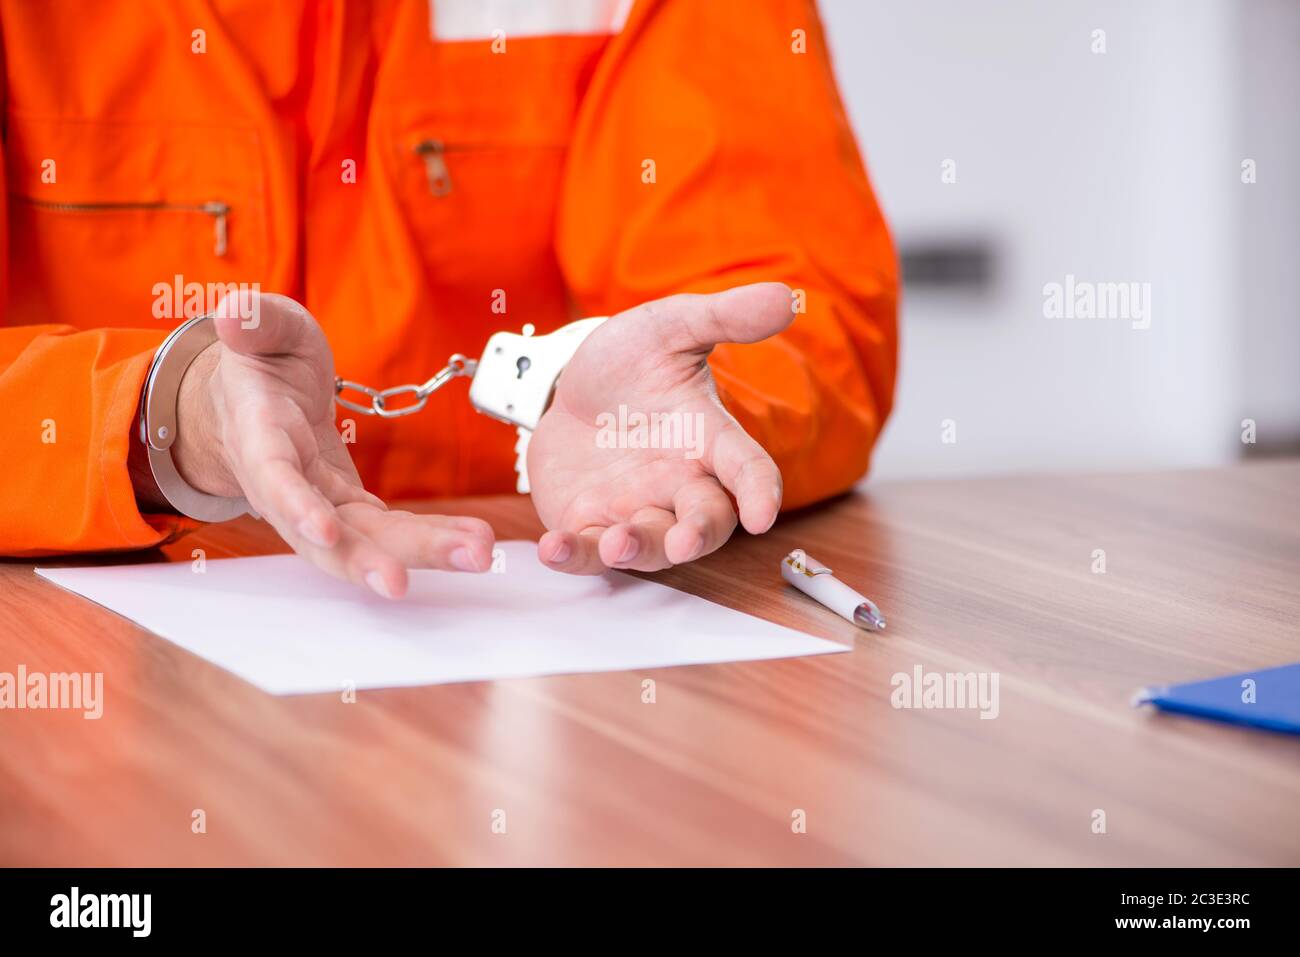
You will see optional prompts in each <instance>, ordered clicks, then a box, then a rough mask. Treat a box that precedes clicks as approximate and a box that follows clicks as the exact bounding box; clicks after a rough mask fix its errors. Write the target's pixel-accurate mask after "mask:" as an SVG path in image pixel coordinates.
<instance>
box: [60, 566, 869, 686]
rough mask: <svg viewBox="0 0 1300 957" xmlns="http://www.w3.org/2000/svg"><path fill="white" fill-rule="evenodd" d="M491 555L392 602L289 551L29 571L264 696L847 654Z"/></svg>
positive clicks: (668, 596)
mask: <svg viewBox="0 0 1300 957" xmlns="http://www.w3.org/2000/svg"><path fill="white" fill-rule="evenodd" d="M498 547H499V548H500V549H501V551H502V556H503V558H504V562H503V566H504V567H503V570H502V571H500V572H487V573H484V574H481V575H467V574H460V573H453V572H438V571H414V572H412V573H411V587H410V591H409V593H408V594H407V596H406V598H405V599H403V600H402V601H397V602H391V601H386V600H384V599H382V598H380V597H378V596H377V595H373V594H371V593H370V592H369V591H367V590H366V589H362V588H359V587H357V586H355V585H351V584H349V583H347V582H341V581H338V580H336V579H334V578H331V577H329V576H328V575H326V574H325V573H324V572H321V571H319V570H318V569H316V568H314V567H313V566H311V565H309V564H308V563H307V562H305V561H303V560H302V559H301V558H298V557H297V556H295V555H274V556H269V557H264V558H230V559H220V560H212V561H209V562H207V563H206V566H205V569H204V571H203V572H202V573H199V572H196V571H195V570H194V569H193V567H192V565H191V564H190V563H188V562H181V563H167V564H153V565H115V566H105V567H99V568H38V569H37V570H36V573H37V574H38V575H40V576H41V577H43V578H46V579H48V580H50V581H52V582H54V583H55V584H56V585H60V586H62V587H64V588H66V589H68V590H69V591H73V592H76V593H77V594H79V595H82V596H84V597H86V598H89V599H90V600H91V601H93V602H97V603H98V604H100V605H103V606H104V607H105V608H108V609H111V610H112V611H115V612H117V613H118V614H120V615H123V616H125V617H127V618H129V619H131V620H132V621H134V622H136V623H137V624H139V625H141V626H143V627H144V628H147V629H149V630H150V631H152V632H155V633H157V634H158V635H161V636H162V637H163V638H166V639H168V640H169V641H172V642H175V643H176V644H178V645H180V646H181V647H182V648H185V649H186V650H188V651H191V652H193V653H194V654H196V655H198V656H200V657H201V658H205V659H206V660H208V661H210V662H212V663H213V664H215V665H219V666H220V667H222V668H225V669H227V670H228V671H232V672H234V673H235V674H237V675H239V676H240V677H241V678H243V679H245V680H246V681H249V682H251V683H252V684H254V685H256V686H257V687H259V688H261V689H262V690H264V691H268V692H270V693H272V694H308V693H315V692H325V691H338V690H340V689H342V688H345V687H355V688H358V689H362V688H389V687H401V686H410V685H432V684H446V683H450V682H456V681H490V680H495V679H499V678H522V677H531V676H535V675H553V674H575V673H582V672H592V671H626V670H635V669H641V668H663V667H668V666H672V665H694V664H709V663H716V662H723V661H759V660H764V659H769V658H790V657H795V656H798V655H822V654H829V653H833V652H839V651H848V650H850V649H849V646H848V645H844V644H840V643H838V642H834V641H828V640H826V639H822V638H814V637H812V636H810V635H805V634H802V633H800V632H797V631H792V630H791V629H789V628H784V627H782V626H780V625H774V624H772V623H771V622H769V621H764V620H763V619H761V618H754V617H752V616H750V615H745V614H742V613H740V612H737V611H732V610H731V609H729V608H724V607H723V606H722V605H717V604H714V603H713V602H710V601H706V600H705V599H703V598H697V597H695V596H694V595H688V594H686V593H685V592H680V591H677V590H676V589H673V588H669V587H667V586H665V585H660V584H657V583H655V582H652V581H646V580H644V579H639V578H633V577H632V576H631V575H624V574H622V573H620V572H607V573H606V574H605V575H603V576H600V577H576V576H573V575H565V574H562V573H560V572H555V571H552V570H551V569H549V568H546V567H545V566H544V565H542V563H541V562H540V561H538V559H537V545H536V543H535V542H522V541H512V542H501V543H499V544H498ZM772 578H773V587H778V582H779V579H778V578H777V575H776V571H775V569H774V570H773V572H772Z"/></svg>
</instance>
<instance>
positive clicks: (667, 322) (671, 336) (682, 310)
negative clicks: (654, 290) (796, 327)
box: [650, 282, 794, 353]
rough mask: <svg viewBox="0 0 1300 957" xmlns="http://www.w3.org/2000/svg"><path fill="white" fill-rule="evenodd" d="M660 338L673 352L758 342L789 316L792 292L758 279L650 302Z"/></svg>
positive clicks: (787, 288)
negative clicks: (706, 293)
mask: <svg viewBox="0 0 1300 957" xmlns="http://www.w3.org/2000/svg"><path fill="white" fill-rule="evenodd" d="M651 305H652V307H653V308H652V309H651V310H650V314H651V316H652V317H653V318H655V319H659V320H660V321H661V328H660V330H659V332H660V335H661V337H662V338H661V341H662V342H664V343H665V344H667V345H668V347H669V348H670V349H671V350H672V351H674V352H701V353H707V352H708V351H709V350H710V349H712V348H713V347H714V346H716V345H717V344H718V343H720V342H758V341H760V340H762V339H766V338H768V337H769V336H774V335H776V334H777V333H778V332H780V331H781V330H782V329H784V328H785V327H786V326H788V325H790V322H791V320H793V319H794V295H793V293H792V292H791V291H790V287H789V286H787V285H786V284H785V283H780V282H758V283H753V284H752V285H748V286H737V287H735V288H734V289H728V290H726V291H724V292H716V293H712V294H709V295H681V296H672V297H670V298H668V299H664V300H662V301H661V302H658V303H652V304H651Z"/></svg>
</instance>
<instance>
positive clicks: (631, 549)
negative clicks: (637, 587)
mask: <svg viewBox="0 0 1300 957" xmlns="http://www.w3.org/2000/svg"><path fill="white" fill-rule="evenodd" d="M640 550H641V546H640V545H639V544H637V540H636V539H635V538H631V537H629V538H628V540H627V544H626V545H624V546H623V554H622V555H620V556H618V560H619V563H620V564H621V563H623V562H630V561H631V560H632V559H634V558H636V553H637V552H638V551H640Z"/></svg>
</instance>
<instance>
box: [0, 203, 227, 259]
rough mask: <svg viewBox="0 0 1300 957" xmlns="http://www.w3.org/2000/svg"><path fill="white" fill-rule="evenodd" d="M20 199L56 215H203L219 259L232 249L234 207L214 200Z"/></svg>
mask: <svg viewBox="0 0 1300 957" xmlns="http://www.w3.org/2000/svg"><path fill="white" fill-rule="evenodd" d="M18 198H19V199H21V200H22V201H23V202H25V203H27V204H29V205H31V206H35V207H37V208H38V209H48V210H50V211H51V212H56V213H117V212H133V211H135V210H161V211H163V212H177V213H203V214H204V215H207V216H211V217H212V233H213V241H212V252H213V253H214V254H215V255H217V256H224V255H226V252H227V251H228V249H229V248H230V222H229V221H230V204H229V203H223V202H221V201H220V200H210V201H208V202H206V203H164V202H162V201H158V202H147V203H145V202H142V203H57V202H52V201H50V200H44V199H32V198H31V197H30V196H19V197H18Z"/></svg>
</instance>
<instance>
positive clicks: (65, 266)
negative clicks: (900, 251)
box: [0, 0, 897, 555]
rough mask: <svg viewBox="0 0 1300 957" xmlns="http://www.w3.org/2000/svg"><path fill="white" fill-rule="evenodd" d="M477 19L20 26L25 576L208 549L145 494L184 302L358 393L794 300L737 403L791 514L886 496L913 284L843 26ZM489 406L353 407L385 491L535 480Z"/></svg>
mask: <svg viewBox="0 0 1300 957" xmlns="http://www.w3.org/2000/svg"><path fill="white" fill-rule="evenodd" d="M473 2H474V0H433V2H432V4H430V2H427V0H275V2H262V0H49V2H33V0H0V30H2V31H3V35H2V38H0V39H2V41H3V71H2V72H0V76H2V77H3V84H4V88H3V91H2V92H3V98H4V110H5V114H4V163H3V176H4V183H3V188H2V189H0V205H2V206H3V209H2V210H0V213H2V214H0V264H3V267H4V268H3V275H2V278H3V290H2V292H3V300H2V301H3V307H2V308H3V312H0V554H5V555H39V554H50V553H59V552H78V551H91V550H108V549H129V548H142V547H147V546H151V545H154V544H157V543H159V542H161V541H163V540H165V539H166V538H168V537H169V536H172V535H174V534H175V533H176V532H177V531H178V530H182V529H184V528H186V527H189V526H190V525H192V523H189V522H188V521H187V520H184V519H181V518H178V517H177V516H174V515H155V514H142V513H141V512H140V510H139V509H138V508H137V505H136V501H135V497H134V494H133V491H132V487H131V482H130V479H129V477H128V473H127V452H128V443H130V442H134V441H138V440H137V439H136V438H135V432H136V414H137V413H136V409H137V403H138V400H139V393H140V389H141V385H142V383H143V380H144V376H145V373H146V371H147V369H148V366H149V363H150V359H151V357H152V353H153V351H154V349H155V348H156V347H157V345H158V344H159V343H160V342H161V340H162V339H163V338H164V336H165V335H166V332H167V331H168V330H169V329H170V328H173V327H174V326H176V325H178V324H179V323H180V322H181V321H183V320H184V318H185V316H184V315H183V314H180V313H177V314H176V315H175V317H174V318H166V319H160V318H156V317H155V305H156V302H157V298H158V293H157V292H156V287H157V286H158V284H160V283H161V284H167V285H169V286H170V285H172V284H173V283H174V282H175V281H176V277H181V278H180V281H181V282H185V283H189V282H197V283H200V284H208V283H231V282H233V283H260V286H261V289H262V290H263V291H266V292H281V293H284V294H286V295H289V296H293V297H294V298H297V299H299V300H300V301H302V302H303V303H305V304H306V306H307V307H308V308H309V309H310V310H311V311H312V313H313V314H314V315H315V316H316V317H317V318H318V319H319V320H320V322H321V325H322V326H323V327H324V330H325V332H326V335H327V336H328V337H329V341H330V343H331V345H332V347H333V350H334V355H335V362H336V366H337V368H338V371H339V374H340V375H342V376H343V377H344V378H348V379H354V380H358V381H361V382H365V383H367V384H370V385H373V386H377V387H385V386H388V385H397V384H401V383H407V382H422V381H424V380H425V379H426V378H427V377H428V376H429V375H430V374H431V373H432V372H433V371H435V370H436V369H438V368H440V367H441V366H442V365H443V364H444V362H445V361H446V359H447V357H448V356H449V355H450V354H452V353H455V352H462V353H465V354H466V355H470V356H474V355H477V351H478V350H479V349H480V348H481V347H482V345H483V343H484V341H485V340H486V339H487V337H488V335H489V334H490V333H492V332H494V331H496V330H498V329H511V330H515V331H517V330H518V329H519V327H521V326H522V325H523V324H524V323H526V322H530V323H533V324H534V325H535V326H536V328H537V331H538V332H539V333H545V332H549V331H551V330H552V329H554V328H556V327H558V326H560V325H562V324H564V323H565V322H568V321H569V320H571V319H573V318H576V317H578V316H580V315H605V314H612V313H614V312H618V311H619V310H622V309H626V308H628V307H630V306H633V305H636V304H638V303H641V302H644V301H646V300H650V299H655V298H658V297H661V296H665V295H669V294H672V293H677V292H710V291H715V290H720V289H723V288H726V287H729V286H736V285H740V284H742V283H748V282H754V281H758V280H769V279H771V280H782V281H784V282H786V283H788V284H790V285H791V286H792V287H794V288H795V289H797V290H801V291H802V292H803V294H804V295H805V296H806V311H805V312H803V313H802V314H799V315H797V316H796V319H795V321H794V323H793V325H792V326H791V327H790V329H789V330H787V331H786V332H784V333H783V334H781V335H780V336H777V337H775V338H774V339H771V340H768V341H766V342H763V343H759V344H756V345H746V346H729V345H723V346H721V347H719V348H718V349H717V350H716V351H715V352H714V354H713V356H712V357H711V359H710V364H711V366H712V369H713V372H714V375H715V377H716V379H717V382H718V387H719V392H720V394H721V397H722V399H723V402H724V403H725V404H726V406H727V408H728V409H729V410H730V411H731V412H732V413H733V414H734V415H735V416H736V418H737V419H738V420H739V421H740V423H741V424H742V425H743V426H744V427H745V428H746V429H747V430H748V431H749V432H750V434H752V435H753V436H754V437H755V438H756V439H757V440H758V441H759V442H760V443H762V445H763V446H764V447H765V448H766V449H767V450H768V452H769V453H770V454H771V455H772V456H773V458H774V459H775V460H776V462H777V464H778V466H779V467H780V468H781V471H782V473H783V475H784V478H785V489H786V498H785V506H786V507H795V506H799V505H804V504H807V503H809V502H812V501H815V500H817V499H819V498H823V497H826V496H828V495H831V494H834V493H837V492H840V491H842V490H844V489H847V488H849V487H850V486H851V485H852V484H853V483H854V482H855V481H856V480H858V479H859V478H860V477H861V476H862V475H863V474H864V473H865V471H866V469H867V464H868V460H869V457H870V452H871V447H872V444H873V442H874V441H875V439H876V436H877V435H878V433H879V431H880V428H881V425H882V423H883V421H884V419H885V417H886V415H887V414H888V411H889V407H890V403H891V398H892V393H893V388H894V376H895V354H896V329H895V312H896V296H897V270H896V265H895V257H894V254H893V249H892V246H891V242H890V238H889V234H888V232H887V229H886V226H885V224H884V221H883V219H882V217H881V214H880V212H879V209H878V208H877V205H876V202H875V199H874V197H873V195H872V192H871V188H870V186H869V184H868V181H867V177H866V174H865V172H864V170H863V166H862V161H861V159H860V157H859V155H858V151H857V147H856V145H855V142H854V139H853V136H852V133H851V131H850V129H849V127H848V124H847V122H846V120H845V116H844V112H843V108H842V106H841V104H840V101H839V98H838V94H837V92H836V88H835V83H834V79H833V76H832V73H831V69H830V63H829V59H828V55H827V51H826V44H825V38H824V36H823V34H822V31H821V27H820V24H819V22H818V19H817V14H816V10H815V8H814V6H813V4H812V2H811V0H735V2H731V0H707V2H706V0H636V2H635V3H634V4H632V5H631V8H630V12H626V13H625V19H623V20H622V21H621V22H619V23H616V24H614V25H613V27H611V28H610V29H606V30H602V29H601V28H600V24H599V23H597V24H595V26H593V27H591V28H588V26H584V25H583V24H577V25H576V26H575V25H574V24H573V23H571V22H564V23H561V24H559V26H558V28H557V29H558V32H548V31H547V30H546V29H545V26H544V25H543V26H542V27H538V25H537V23H536V14H537V11H536V10H535V9H533V10H528V11H525V12H526V13H528V14H531V15H532V20H531V21H529V25H528V26H527V28H526V29H524V30H523V31H522V32H520V33H517V34H512V32H511V28H510V25H509V24H505V29H504V32H502V33H498V34H494V33H491V32H485V33H484V34H483V35H482V36H477V35H463V34H464V30H463V26H464V25H463V23H461V22H460V21H463V20H464V19H465V16H466V15H468V14H473V12H474V11H473V8H472V6H467V4H472V3H473ZM575 4H576V6H575ZM602 4H603V6H602ZM431 5H432V9H430V6H431ZM566 5H567V6H566ZM617 5H619V0H563V2H548V3H542V2H540V0H539V2H538V3H534V4H532V5H531V7H533V8H537V7H544V8H550V9H551V10H552V11H554V10H555V9H563V12H565V13H566V14H569V15H574V14H575V13H576V14H581V12H582V11H583V10H596V9H597V8H601V9H604V8H607V7H611V6H617ZM624 5H626V4H624ZM518 6H519V4H518V3H516V7H518ZM524 6H525V7H527V6H529V5H527V4H525V5H524ZM443 11H446V13H445V15H444V12H443ZM467 11H468V14H467ZM544 13H545V11H543V14H544ZM440 18H443V19H440ZM470 19H473V18H472V16H471V17H470ZM543 19H544V15H543ZM453 21H454V22H453ZM443 22H445V23H447V24H448V25H449V26H451V27H455V28H456V30H458V31H460V32H459V33H456V34H455V35H454V36H452V37H449V38H448V37H440V36H439V35H438V34H439V30H438V27H439V24H440V23H443ZM453 32H454V31H453ZM647 160H650V161H653V164H648V163H647V162H646V161H647ZM349 168H351V169H352V170H354V173H355V175H354V176H349V175H348V170H349ZM648 170H653V176H652V177H651V176H648V175H647V171H648ZM648 180H652V181H648ZM503 294H504V295H503ZM503 299H504V303H505V308H506V311H505V313H504V314H502V313H501V312H500V311H499V309H500V304H501V302H502V300H503ZM494 305H495V306H496V309H495V310H494ZM461 392H463V388H462V387H460V386H453V387H451V388H450V389H448V390H445V391H443V392H441V393H439V394H438V395H437V396H436V397H434V398H433V399H432V400H431V401H430V407H429V408H428V409H427V410H426V411H425V412H423V413H421V414H418V415H413V416H410V417H408V418H404V419H400V420H392V421H381V420H377V419H373V418H367V417H364V416H358V415H355V414H352V413H348V412H346V411H342V410H340V416H339V418H340V420H342V419H346V418H352V419H354V420H356V429H357V441H356V444H354V445H352V446H350V449H351V451H352V454H353V456H354V458H355V460H356V463H357V467H358V468H359V470H360V472H361V476H362V479H363V480H364V481H365V483H366V485H367V487H368V488H370V489H371V490H372V491H374V492H375V493H376V494H378V495H380V496H382V497H384V498H396V497H429V496H450V495H463V494H470V493H490V492H505V491H509V490H510V489H511V488H512V487H513V480H514V473H513V468H512V467H513V461H514V454H513V451H512V449H513V445H514V441H515V435H514V431H513V430H512V429H510V428H509V427H507V426H504V425H502V424H501V423H498V422H495V421H492V420H489V419H487V418H485V417H483V416H480V415H478V414H476V413H475V412H474V411H473V409H472V408H471V407H470V406H469V404H468V402H467V401H465V399H464V397H463V395H461V394H458V393H461Z"/></svg>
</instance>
